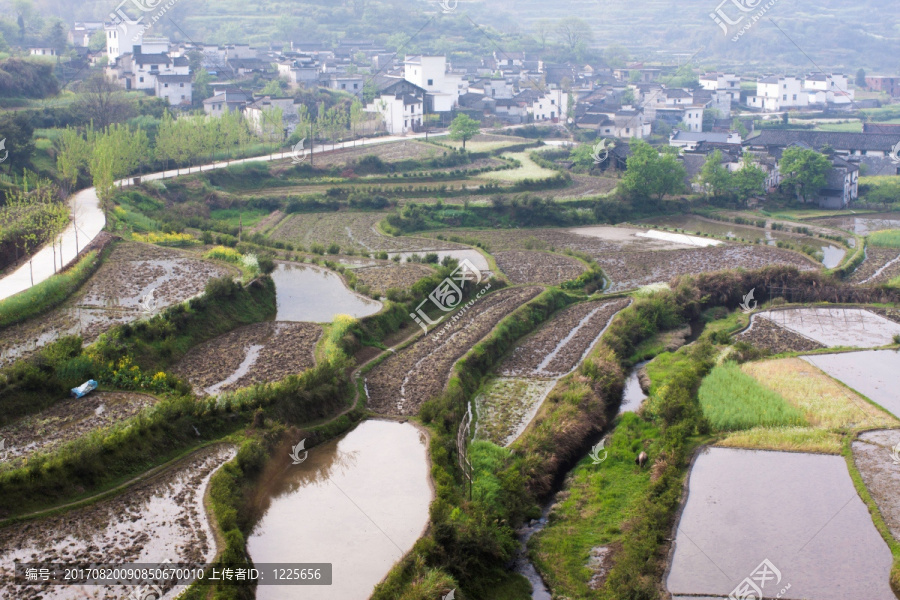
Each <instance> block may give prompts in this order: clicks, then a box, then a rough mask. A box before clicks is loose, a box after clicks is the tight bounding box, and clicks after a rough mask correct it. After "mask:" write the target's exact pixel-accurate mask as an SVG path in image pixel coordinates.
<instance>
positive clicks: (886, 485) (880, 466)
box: [853, 429, 900, 539]
mask: <svg viewBox="0 0 900 600" xmlns="http://www.w3.org/2000/svg"><path fill="white" fill-rule="evenodd" d="M898 444H900V429H888V430H882V431H867V432H865V433H862V434H860V436H859V437H858V438H857V439H856V441H854V442H853V462H855V463H856V467H857V468H858V469H859V472H860V475H862V478H863V481H864V482H865V484H866V488H867V489H868V490H869V493H870V494H871V495H872V499H873V500H875V504H877V505H878V510H879V512H881V516H882V517H883V518H884V521H885V523H887V526H888V527H889V528H890V530H891V534H892V535H893V536H894V539H900V472H898V471H897V465H896V464H895V463H894V461H893V460H885V456H891V455H892V454H893V452H894V448H895V447H896V446H897V445H898Z"/></svg>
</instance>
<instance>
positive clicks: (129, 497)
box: [0, 445, 236, 600]
mask: <svg viewBox="0 0 900 600" xmlns="http://www.w3.org/2000/svg"><path fill="white" fill-rule="evenodd" d="M235 454H236V449H235V448H234V447H231V446H226V445H216V446H211V447H207V448H204V449H202V450H199V451H197V452H195V453H194V454H192V455H190V456H189V457H188V458H186V459H184V460H183V461H181V462H180V463H178V464H177V465H176V466H174V467H172V468H170V469H168V470H166V471H164V472H163V473H161V474H159V475H157V476H155V477H152V478H150V479H148V480H146V481H143V482H141V483H138V484H136V485H135V486H133V487H131V488H130V489H128V491H126V492H125V493H123V494H121V495H118V496H115V497H113V498H110V499H107V500H102V501H100V502H97V503H96V504H92V505H90V506H87V507H85V508H80V509H75V510H71V511H69V512H65V513H62V514H59V515H56V516H51V517H46V518H43V519H36V520H33V521H27V522H22V523H16V524H14V525H10V526H8V527H6V528H4V529H0V597H3V598H21V599H23V600H24V599H27V600H32V599H37V598H53V599H54V600H75V599H81V598H125V597H127V595H128V594H130V593H131V592H132V591H133V590H135V589H136V588H133V587H132V588H126V587H121V586H119V587H116V586H100V587H98V586H53V587H50V586H44V587H41V586H34V585H29V586H27V587H26V586H16V585H13V577H12V576H11V571H12V565H13V562H14V561H20V562H30V561H31V560H35V559H37V557H40V559H38V560H40V561H41V562H48V563H49V562H54V563H68V564H110V563H116V564H119V563H149V564H159V563H162V562H164V561H167V560H168V561H171V562H175V563H189V562H199V563H207V562H210V561H211V560H212V558H213V557H214V556H215V554H216V542H215V538H214V536H213V534H212V530H211V529H210V526H209V520H208V518H207V515H206V510H205V509H204V505H203V495H204V493H205V492H206V488H207V485H208V483H209V479H210V477H212V474H213V473H214V472H215V471H216V470H217V469H218V468H219V467H221V466H222V465H223V464H224V463H225V462H227V461H229V460H231V459H232V458H233V457H234V456H235ZM161 587H162V588H163V590H164V591H166V592H169V591H170V590H171V588H172V586H171V584H169V585H162V586H161ZM177 593H178V591H177V590H176V591H175V592H172V596H169V597H173V596H174V595H176V594H177ZM148 597H149V596H148Z"/></svg>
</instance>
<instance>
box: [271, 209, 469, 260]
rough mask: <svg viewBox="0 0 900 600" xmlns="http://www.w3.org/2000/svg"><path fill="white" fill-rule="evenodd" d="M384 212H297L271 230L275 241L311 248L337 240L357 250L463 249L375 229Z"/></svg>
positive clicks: (444, 243)
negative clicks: (388, 234)
mask: <svg viewBox="0 0 900 600" xmlns="http://www.w3.org/2000/svg"><path fill="white" fill-rule="evenodd" d="M386 215H387V213H384V212H333V213H308V214H295V215H291V216H289V217H288V218H286V219H284V220H283V221H282V222H281V223H280V224H279V225H278V226H277V227H276V228H275V229H274V230H273V231H272V233H271V237H272V239H274V240H278V241H282V242H290V243H293V244H302V245H303V246H304V247H305V248H309V247H310V246H311V245H312V244H319V245H321V246H323V247H324V248H328V245H329V244H332V243H335V244H337V245H338V246H340V247H341V248H342V249H344V250H346V249H349V248H352V249H353V250H354V251H357V252H404V251H409V252H424V251H426V250H452V249H456V248H464V247H465V246H463V245H462V244H455V243H453V242H446V241H435V240H433V239H428V238H415V237H406V236H400V237H391V236H386V235H383V234H382V233H379V232H378V231H376V226H377V224H378V222H379V221H381V220H382V219H384V217H385V216H386Z"/></svg>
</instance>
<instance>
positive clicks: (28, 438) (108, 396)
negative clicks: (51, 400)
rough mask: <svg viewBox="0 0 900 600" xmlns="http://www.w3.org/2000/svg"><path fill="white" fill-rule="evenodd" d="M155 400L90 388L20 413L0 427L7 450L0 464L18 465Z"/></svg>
mask: <svg viewBox="0 0 900 600" xmlns="http://www.w3.org/2000/svg"><path fill="white" fill-rule="evenodd" d="M156 401H157V399H156V398H155V397H153V396H150V395H147V394H137V393H134V392H93V393H91V394H89V395H87V396H85V397H84V398H78V399H72V400H63V401H62V402H58V403H56V404H54V405H53V406H52V407H51V408H48V409H47V410H44V411H42V412H39V413H36V414H32V415H28V416H27V417H23V418H22V419H19V420H18V421H16V422H14V423H12V424H10V425H7V426H5V427H3V428H0V440H4V442H5V449H6V452H7V454H6V457H5V460H3V461H2V462H0V468H14V467H18V466H21V464H22V461H23V460H24V459H27V457H28V456H30V455H32V454H35V453H37V452H49V451H51V450H53V449H54V448H57V447H59V446H61V445H62V444H65V443H67V442H71V441H72V440H75V439H78V438H80V437H82V436H84V435H86V434H87V433H90V432H91V431H94V430H96V429H100V428H102V427H107V426H109V425H113V424H115V423H120V422H122V421H124V420H126V419H129V418H131V417H133V416H135V415H136V414H138V413H139V412H141V411H142V410H143V409H145V408H148V407H150V406H153V405H154V404H155V403H156Z"/></svg>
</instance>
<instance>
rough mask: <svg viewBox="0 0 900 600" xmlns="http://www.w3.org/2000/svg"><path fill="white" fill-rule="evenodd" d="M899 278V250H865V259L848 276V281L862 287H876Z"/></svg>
mask: <svg viewBox="0 0 900 600" xmlns="http://www.w3.org/2000/svg"><path fill="white" fill-rule="evenodd" d="M895 277H900V250H897V249H896V248H876V247H874V246H868V247H867V248H866V259H865V260H864V261H863V263H862V264H861V265H859V267H858V268H857V269H856V270H855V271H854V272H853V273H852V274H851V275H850V277H849V278H848V281H849V282H851V283H857V284H863V285H878V284H880V283H887V282H889V281H890V280H892V279H894V278H895Z"/></svg>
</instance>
